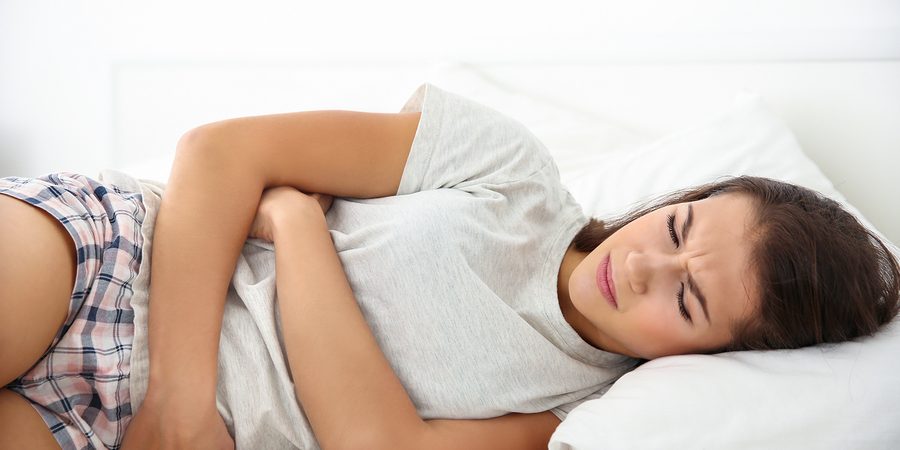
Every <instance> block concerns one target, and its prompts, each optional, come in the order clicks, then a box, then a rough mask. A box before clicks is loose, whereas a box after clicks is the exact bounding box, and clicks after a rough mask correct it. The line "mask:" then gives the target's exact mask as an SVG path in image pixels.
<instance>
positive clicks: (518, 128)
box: [397, 83, 552, 195]
mask: <svg viewBox="0 0 900 450" xmlns="http://www.w3.org/2000/svg"><path fill="white" fill-rule="evenodd" d="M400 112H421V113H422V114H421V116H420V118H419V125H418V128H417V129H416V135H415V137H414V139H413V143H412V148H411V149H410V152H409V156H408V158H407V161H406V166H405V167H404V170H403V175H402V176H401V179H400V186H399V188H398V190H397V195H404V194H411V193H414V192H419V191H425V190H432V189H442V188H455V189H462V190H473V188H474V187H476V186H478V185H485V184H503V183H509V182H513V181H517V180H522V179H525V178H528V177H529V176H531V175H532V174H534V173H536V172H538V171H540V170H541V169H543V168H544V167H545V166H547V164H549V163H551V162H552V158H551V156H550V153H549V152H548V151H547V148H546V147H545V146H544V144H543V143H542V142H541V141H540V140H539V139H538V138H537V137H536V136H535V135H534V134H532V133H531V131H529V130H528V129H527V128H526V127H525V126H524V125H523V124H521V123H520V122H518V121H516V120H515V119H513V118H511V117H509V116H506V115H504V114H502V113H500V112H499V111H496V110H494V109H492V108H489V107H487V106H484V105H482V104H479V103H477V102H475V101H473V100H470V99H468V98H465V97H463V96H461V95H458V94H454V93H452V92H448V91H444V90H442V89H440V88H438V87H436V86H434V85H433V84H430V83H425V84H423V85H421V86H419V88H418V89H416V91H415V92H414V93H413V94H412V96H411V97H410V98H409V100H407V102H406V104H405V105H404V106H403V108H402V109H401V111H400Z"/></svg>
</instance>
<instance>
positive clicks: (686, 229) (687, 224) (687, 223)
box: [681, 203, 712, 325]
mask: <svg viewBox="0 0 900 450" xmlns="http://www.w3.org/2000/svg"><path fill="white" fill-rule="evenodd" d="M687 210H688V212H687V217H685V219H684V223H683V224H682V225H681V240H682V241H683V243H687V239H688V233H690V231H691V225H692V224H693V223H694V206H693V205H691V204H690V203H688V209H687ZM687 282H688V289H690V291H691V292H692V293H693V294H694V297H697V299H698V300H700V307H701V308H703V315H704V316H706V322H707V323H709V324H710V325H712V321H710V320H709V310H708V309H706V296H704V295H703V293H702V292H700V286H698V285H697V283H695V282H694V278H693V277H691V274H690V272H688V276H687Z"/></svg>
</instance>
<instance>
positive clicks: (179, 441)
mask: <svg viewBox="0 0 900 450" xmlns="http://www.w3.org/2000/svg"><path fill="white" fill-rule="evenodd" d="M173 403H175V404H173ZM183 403H184V402H179V400H178V399H175V400H174V401H166V400H165V399H164V398H162V397H159V396H155V395H152V394H151V393H150V392H149V391H148V395H147V398H146V399H145V400H144V403H143V404H142V405H141V408H140V409H139V410H138V412H137V413H136V414H135V415H134V417H133V418H132V420H131V422H130V423H129V424H128V429H127V430H126V432H125V438H124V439H123V441H122V449H123V450H135V449H138V450H141V449H146V450H149V449H154V450H180V449H206V450H234V439H232V438H231V435H230V434H228V429H227V428H226V427H225V421H224V420H223V419H222V416H221V415H219V412H218V411H217V410H216V407H215V405H214V404H213V405H212V406H209V407H204V406H203V405H198V404H195V403H194V404H189V405H184V404H183Z"/></svg>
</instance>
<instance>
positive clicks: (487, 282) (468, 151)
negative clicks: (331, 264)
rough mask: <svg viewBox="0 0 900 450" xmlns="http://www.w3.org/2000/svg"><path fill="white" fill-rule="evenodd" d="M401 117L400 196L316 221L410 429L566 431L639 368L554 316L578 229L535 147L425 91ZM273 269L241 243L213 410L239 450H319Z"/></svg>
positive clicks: (573, 207) (494, 118) (492, 118)
mask: <svg viewBox="0 0 900 450" xmlns="http://www.w3.org/2000/svg"><path fill="white" fill-rule="evenodd" d="M402 111H422V115H421V119H420V122H419V126H418V129H417V130H416V135H415V139H414V140H413V144H412V149H411V151H410V154H409V158H408V160H407V164H406V167H405V169H404V171H403V175H402V179H401V182H400V187H399V191H398V193H397V195H396V196H390V197H383V198H375V199H353V198H339V199H335V201H334V203H333V205H332V208H331V210H330V211H329V212H328V214H327V215H326V219H327V222H328V226H329V229H330V233H331V237H332V240H333V241H334V246H335V248H336V250H337V252H338V256H339V257H340V260H341V263H342V264H343V267H344V271H345V272H346V274H347V279H348V281H349V282H350V286H351V288H352V289H353V292H354V294H355V297H356V300H357V302H358V303H359V306H360V308H361V310H362V312H363V314H364V316H365V319H366V321H367V322H368V324H369V326H370V327H371V330H372V332H373V334H374V336H375V338H376V340H377V341H378V344H379V346H380V347H381V349H382V351H383V352H384V354H385V356H386V357H387V359H388V361H389V362H390V364H391V366H392V367H393V369H394V371H395V372H396V374H397V376H398V377H399V378H400V381H401V382H402V383H403V386H404V387H405V388H406V390H407V392H408V393H409V395H410V397H411V399H412V401H413V403H414V404H415V406H416V408H417V410H418V412H419V414H420V416H421V417H423V418H425V419H431V418H443V419H453V418H459V419H462V418H467V419H475V418H490V417H497V416H501V415H504V414H508V413H511V412H519V413H535V412H541V411H547V410H551V411H553V413H555V414H556V415H557V416H558V417H559V418H560V419H563V418H565V416H566V415H567V414H568V412H569V411H571V410H572V409H573V408H574V407H575V406H577V405H578V404H579V403H581V402H583V401H585V400H587V399H590V398H597V397H599V396H601V395H602V394H603V393H605V392H606V390H608V389H609V387H610V386H611V385H612V383H613V382H614V381H615V380H616V379H617V378H618V377H619V376H621V375H622V374H623V373H625V372H627V371H628V370H630V369H632V368H633V367H634V365H635V363H636V362H637V360H634V359H632V358H629V357H625V356H622V355H617V354H613V353H609V352H605V351H602V350H599V349H597V348H594V347H592V346H591V345H589V344H588V343H586V342H585V341H584V340H583V339H581V337H580V336H579V335H578V334H577V333H576V332H575V330H574V329H573V328H572V327H571V326H570V325H569V324H568V323H567V322H566V320H565V318H564V317H563V315H562V313H561V311H560V308H559V301H558V296H557V277H558V272H559V267H560V264H561V262H562V257H563V255H564V253H565V251H566V249H567V248H568V246H569V244H570V243H571V241H572V239H573V238H574V236H575V234H576V233H577V232H578V230H579V229H580V228H581V227H582V226H583V225H585V224H586V223H587V221H588V218H587V217H585V216H584V214H583V212H582V209H581V207H580V206H579V205H578V203H576V201H575V200H574V198H573V197H572V196H571V194H570V193H569V192H568V191H567V190H566V189H565V188H564V187H563V185H562V184H561V183H560V180H559V173H558V170H557V167H556V164H555V163H554V161H553V159H552V157H551V156H550V154H549V153H548V151H547V149H546V148H545V146H544V145H543V144H542V143H541V142H540V141H539V140H538V139H537V138H536V137H535V136H534V135H533V134H532V133H531V132H530V131H528V130H527V129H526V128H525V127H524V126H523V125H522V124H520V123H518V122H516V121H515V120H513V119H511V118H510V117H508V116H506V115H503V114H501V113H499V112H497V111H495V110H493V109H490V108H488V107H485V106H483V105H481V104H478V103H476V102H474V101H472V100H469V99H466V98H464V97H462V96H459V95H456V94H453V93H450V92H447V91H444V90H442V89H440V88H438V87H436V86H434V85H431V84H427V83H426V84H424V85H422V86H420V87H419V88H418V89H417V90H416V91H415V93H414V94H413V95H412V97H411V98H410V99H409V100H408V102H407V103H406V105H405V106H404V107H403V109H402ZM298 170H302V169H298ZM274 269H275V259H274V253H273V252H272V246H271V245H270V244H268V243H264V242H262V241H258V240H250V241H248V243H247V244H246V245H245V247H244V250H243V252H242V254H241V257H240V259H239V261H238V266H237V270H236V271H235V275H234V279H233V280H232V288H231V289H230V291H229V294H228V299H227V302H226V308H225V317H224V321H223V330H222V338H221V342H220V354H219V361H220V363H219V380H218V381H219V383H218V387H219V390H218V407H219V411H220V412H221V413H222V415H223V417H224V418H225V421H226V424H227V425H228V426H229V428H230V431H231V432H232V433H233V434H234V435H235V436H236V442H237V444H238V448H240V447H241V446H245V445H246V446H248V447H252V448H303V449H307V448H318V446H317V444H316V443H315V438H314V437H313V435H312V430H311V428H310V426H309V423H308V422H307V420H306V418H305V416H304V415H303V413H302V408H300V407H299V405H298V404H297V399H296V397H295V394H294V392H293V387H292V384H291V379H290V373H289V369H288V366H287V363H286V354H285V353H284V349H283V340H282V338H281V332H280V331H281V330H280V326H281V325H280V323H281V322H280V318H279V317H278V316H279V312H278V308H277V304H276V303H275V302H276V299H275V277H274V271H275V270H274ZM279 276H285V275H284V274H279ZM286 276H289V274H288V275H286ZM347 407H348V408H351V407H352V405H347Z"/></svg>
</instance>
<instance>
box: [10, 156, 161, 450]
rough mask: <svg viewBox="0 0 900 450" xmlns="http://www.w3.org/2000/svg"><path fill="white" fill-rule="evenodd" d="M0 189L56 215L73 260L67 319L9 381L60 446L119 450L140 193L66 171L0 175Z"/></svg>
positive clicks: (127, 406) (126, 399)
mask: <svg viewBox="0 0 900 450" xmlns="http://www.w3.org/2000/svg"><path fill="white" fill-rule="evenodd" d="M0 194H4V195H8V196H12V197H15V198H18V199H20V200H23V201H25V202H28V203H30V204H31V205H34V206H36V207H38V208H41V209H43V210H44V211H46V212H48V213H50V214H51V215H52V216H53V217H55V218H56V219H57V220H59V221H60V223H62V224H63V225H64V226H65V228H66V230H67V231H68V232H69V234H70V235H71V237H72V239H73V241H74V245H75V249H76V255H77V264H78V267H77V276H76V279H75V286H74V287H73V290H72V296H71V300H70V304H69V313H68V316H67V317H66V321H65V323H64V324H63V326H62V328H61V329H60V330H59V331H58V332H57V333H56V336H55V337H54V339H53V343H52V344H51V346H50V348H49V349H48V350H47V351H46V352H45V353H44V355H43V356H42V357H41V359H40V360H39V361H38V363H37V364H36V365H35V366H33V367H32V368H30V369H29V370H28V372H27V373H25V374H24V375H23V376H21V377H19V378H18V379H16V380H15V381H13V382H12V383H10V384H9V385H8V386H7V387H8V388H9V389H10V390H12V391H14V392H17V393H19V394H20V395H22V396H23V397H25V398H26V399H28V400H29V401H30V402H31V404H32V406H33V407H34V408H35V409H36V410H37V412H38V413H40V415H41V417H42V418H43V419H44V421H45V422H46V424H47V426H48V428H49V429H50V431H51V432H52V433H53V437H54V438H56V440H57V442H58V443H59V444H60V446H61V447H62V448H63V449H85V448H97V449H106V448H108V449H117V448H119V447H120V445H121V441H122V438H123V436H124V434H125V428H126V426H127V425H128V423H129V422H130V421H131V416H132V412H131V402H130V393H129V376H130V366H131V348H132V340H133V336H134V325H133V322H134V314H133V312H132V308H131V296H132V282H133V281H134V279H135V278H136V277H137V275H138V271H139V269H140V263H141V254H142V252H141V247H142V245H143V238H142V236H141V224H142V223H143V220H144V206H143V203H142V202H141V194H140V193H139V192H137V193H136V192H127V191H123V190H120V189H119V188H118V187H116V186H113V185H108V184H103V183H101V182H99V181H96V180H93V179H91V178H88V177H86V176H83V175H78V174H73V173H55V174H49V175H46V176H42V177H39V178H20V177H7V178H0ZM6 238H8V237H6ZM48 276H53V274H48Z"/></svg>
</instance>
